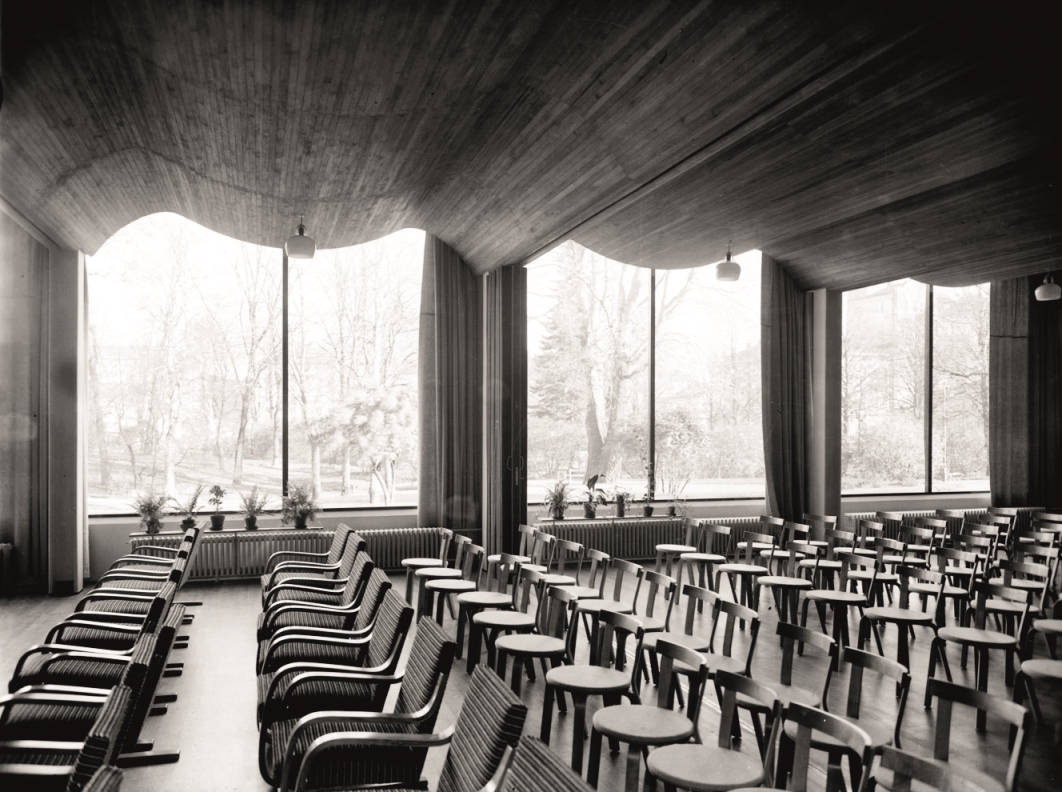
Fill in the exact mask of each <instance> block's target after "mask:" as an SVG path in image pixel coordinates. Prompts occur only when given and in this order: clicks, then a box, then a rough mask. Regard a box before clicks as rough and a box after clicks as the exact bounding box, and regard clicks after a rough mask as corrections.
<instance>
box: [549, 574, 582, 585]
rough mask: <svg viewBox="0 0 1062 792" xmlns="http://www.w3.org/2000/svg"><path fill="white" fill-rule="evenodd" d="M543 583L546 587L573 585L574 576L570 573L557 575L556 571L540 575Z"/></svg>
mask: <svg viewBox="0 0 1062 792" xmlns="http://www.w3.org/2000/svg"><path fill="white" fill-rule="evenodd" d="M542 582H543V585H545V586H546V587H547V588H548V587H549V586H574V585H575V578H573V577H572V576H571V575H558V574H556V573H550V574H548V575H543V576H542Z"/></svg>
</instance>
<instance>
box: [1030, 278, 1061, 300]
mask: <svg viewBox="0 0 1062 792" xmlns="http://www.w3.org/2000/svg"><path fill="white" fill-rule="evenodd" d="M1036 299H1037V300H1039V301H1040V302H1048V301H1049V300H1058V299H1062V286H1059V285H1058V284H1057V283H1055V279H1054V278H1052V277H1051V276H1050V275H1048V276H1047V277H1045V278H1044V282H1043V283H1041V284H1040V285H1039V286H1037V287H1036Z"/></svg>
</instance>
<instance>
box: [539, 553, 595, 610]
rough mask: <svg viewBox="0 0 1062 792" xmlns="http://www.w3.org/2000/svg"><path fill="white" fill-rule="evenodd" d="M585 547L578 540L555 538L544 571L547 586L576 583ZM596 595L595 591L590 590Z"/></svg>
mask: <svg viewBox="0 0 1062 792" xmlns="http://www.w3.org/2000/svg"><path fill="white" fill-rule="evenodd" d="M585 552H586V548H585V547H584V546H583V545H582V544H580V543H579V542H570V541H568V540H567V539H557V540H556V541H555V542H554V547H553V553H552V555H551V557H550V561H549V564H548V565H547V566H548V569H547V571H546V585H547V586H575V585H577V584H578V581H579V578H578V575H579V572H578V570H580V569H582V566H583V556H584V554H585ZM570 573H571V574H570ZM590 595H591V596H596V595H597V592H590Z"/></svg>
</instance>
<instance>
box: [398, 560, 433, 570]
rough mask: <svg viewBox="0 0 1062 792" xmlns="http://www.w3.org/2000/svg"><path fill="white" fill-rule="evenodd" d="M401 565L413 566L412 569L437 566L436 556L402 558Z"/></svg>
mask: <svg viewBox="0 0 1062 792" xmlns="http://www.w3.org/2000/svg"><path fill="white" fill-rule="evenodd" d="M402 566H404V567H407V568H408V567H413V568H414V569H425V568H427V567H437V566H439V559H438V558H403V559H402Z"/></svg>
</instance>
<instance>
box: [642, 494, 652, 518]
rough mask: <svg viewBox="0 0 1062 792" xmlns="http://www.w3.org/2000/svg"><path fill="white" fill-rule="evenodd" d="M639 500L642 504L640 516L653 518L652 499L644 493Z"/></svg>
mask: <svg viewBox="0 0 1062 792" xmlns="http://www.w3.org/2000/svg"><path fill="white" fill-rule="evenodd" d="M640 500H641V502H642V516H643V517H652V516H653V499H652V498H650V497H649V493H648V492H646V493H645V495H643V496H642V497H641V498H640Z"/></svg>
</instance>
